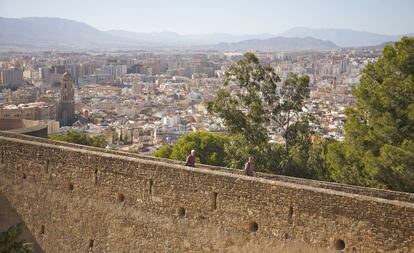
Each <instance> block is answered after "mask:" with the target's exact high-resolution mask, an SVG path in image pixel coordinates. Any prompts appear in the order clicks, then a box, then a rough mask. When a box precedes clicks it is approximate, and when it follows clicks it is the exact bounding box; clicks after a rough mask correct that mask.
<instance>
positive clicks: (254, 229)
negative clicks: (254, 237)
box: [249, 221, 259, 232]
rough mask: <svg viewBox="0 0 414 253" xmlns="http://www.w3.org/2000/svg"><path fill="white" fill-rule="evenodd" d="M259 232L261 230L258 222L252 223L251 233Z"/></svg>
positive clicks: (250, 225) (250, 226)
mask: <svg viewBox="0 0 414 253" xmlns="http://www.w3.org/2000/svg"><path fill="white" fill-rule="evenodd" d="M257 230H259V225H257V223H256V222H254V221H252V222H250V224H249V231H250V232H257Z"/></svg>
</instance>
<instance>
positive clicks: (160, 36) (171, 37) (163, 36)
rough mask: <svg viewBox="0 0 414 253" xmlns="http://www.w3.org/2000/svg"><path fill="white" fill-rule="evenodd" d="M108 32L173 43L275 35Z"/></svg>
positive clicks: (123, 36)
mask: <svg viewBox="0 0 414 253" xmlns="http://www.w3.org/2000/svg"><path fill="white" fill-rule="evenodd" d="M107 33H108V34H111V35H113V36H118V37H122V38H126V39H132V40H142V41H154V42H159V41H163V42H164V43H169V44H173V45H207V44H218V43H232V42H239V41H243V40H249V39H268V38H272V37H274V36H275V35H272V34H267V33H263V34H253V35H236V34H228V33H210V34H188V35H181V34H178V33H174V32H152V33H139V32H128V31H123V30H109V31H107Z"/></svg>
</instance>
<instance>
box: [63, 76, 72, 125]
mask: <svg viewBox="0 0 414 253" xmlns="http://www.w3.org/2000/svg"><path fill="white" fill-rule="evenodd" d="M74 116H75V88H74V82H73V79H72V76H71V74H69V73H68V72H66V73H64V74H63V78H62V82H61V88H60V103H59V121H60V125H61V126H70V125H72V124H73V121H74Z"/></svg>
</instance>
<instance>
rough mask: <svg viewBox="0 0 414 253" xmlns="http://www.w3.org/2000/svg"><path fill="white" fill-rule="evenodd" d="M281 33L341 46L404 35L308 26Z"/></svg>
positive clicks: (377, 41) (396, 37)
mask: <svg viewBox="0 0 414 253" xmlns="http://www.w3.org/2000/svg"><path fill="white" fill-rule="evenodd" d="M279 35H280V36H285V37H301V38H304V37H313V38H316V39H321V40H329V41H332V42H333V43H335V44H336V45H338V46H340V47H366V46H377V45H380V44H383V43H386V42H390V41H397V40H399V39H400V38H401V37H402V36H404V35H383V34H376V33H369V32H361V31H354V30H349V29H334V28H328V29H312V28H306V27H295V28H292V29H290V30H288V31H286V32H284V33H281V34H279ZM412 35H413V34H411V36H412ZM408 36H410V34H408Z"/></svg>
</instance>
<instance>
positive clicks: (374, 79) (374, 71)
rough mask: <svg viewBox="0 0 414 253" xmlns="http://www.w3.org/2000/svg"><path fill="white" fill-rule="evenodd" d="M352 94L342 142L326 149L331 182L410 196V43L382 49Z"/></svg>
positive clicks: (413, 168) (413, 101) (413, 57)
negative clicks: (404, 193) (352, 98)
mask: <svg viewBox="0 0 414 253" xmlns="http://www.w3.org/2000/svg"><path fill="white" fill-rule="evenodd" d="M353 95H354V96H355V97H356V105H355V106H354V107H350V108H347V110H346V116H347V122H346V124H345V126H344V129H345V141H344V142H342V143H334V144H331V145H330V146H329V147H328V149H329V150H328V154H327V161H328V164H329V166H330V167H331V177H332V179H333V180H335V181H338V182H344V183H351V184H358V185H366V186H374V187H380V188H387V189H393V190H400V191H410V192H414V38H407V37H405V38H402V40H401V41H399V42H397V43H395V45H394V46H391V45H387V46H386V47H385V48H384V52H383V55H382V56H381V57H380V58H379V59H378V61H377V62H376V63H374V64H369V65H368V66H367V67H366V68H365V69H364V71H363V74H362V77H361V81H360V84H359V85H358V86H356V87H355V88H354V89H353Z"/></svg>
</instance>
